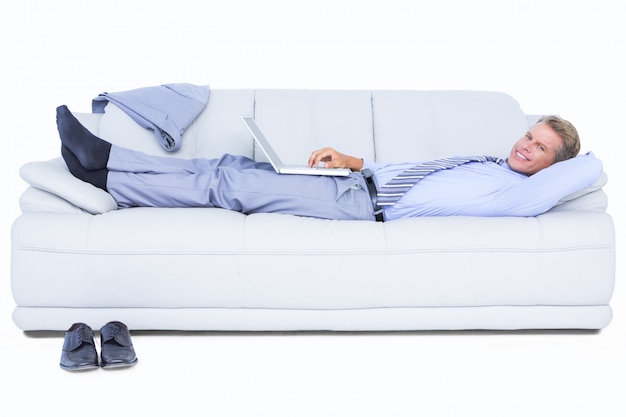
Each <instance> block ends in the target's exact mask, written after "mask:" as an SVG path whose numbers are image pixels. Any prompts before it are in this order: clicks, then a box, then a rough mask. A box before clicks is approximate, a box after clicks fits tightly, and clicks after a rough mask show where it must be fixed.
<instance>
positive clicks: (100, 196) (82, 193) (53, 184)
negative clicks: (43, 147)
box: [20, 158, 118, 214]
mask: <svg viewBox="0 0 626 417" xmlns="http://www.w3.org/2000/svg"><path fill="white" fill-rule="evenodd" d="M20 176H21V177H22V179H23V180H24V181H26V182H27V183H28V184H29V185H30V186H31V187H34V188H37V189H39V190H42V191H46V192H48V193H50V194H54V195H56V196H58V197H60V198H62V199H63V200H66V201H68V202H70V203H71V204H73V205H74V206H76V207H78V208H79V209H82V210H84V211H86V212H88V213H91V214H102V213H106V212H108V211H111V210H116V209H117V208H118V207H117V202H116V201H115V200H114V199H113V197H111V195H110V194H109V193H107V192H106V191H104V190H101V189H99V188H97V187H94V186H93V185H91V184H89V183H86V182H84V181H81V180H79V179H78V178H76V177H74V176H73V175H72V174H71V173H70V172H69V170H68V169H67V166H66V165H65V162H64V161H63V160H62V159H61V158H55V159H52V160H50V161H35V162H29V163H26V164H24V165H23V166H22V167H21V168H20Z"/></svg>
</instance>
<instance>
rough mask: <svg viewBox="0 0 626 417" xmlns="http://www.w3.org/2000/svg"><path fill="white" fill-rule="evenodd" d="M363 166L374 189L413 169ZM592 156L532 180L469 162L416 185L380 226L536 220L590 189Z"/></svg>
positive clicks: (598, 165)
mask: <svg viewBox="0 0 626 417" xmlns="http://www.w3.org/2000/svg"><path fill="white" fill-rule="evenodd" d="M415 164H416V162H410V163H406V164H376V163H372V162H370V161H365V162H364V168H369V169H370V170H372V172H374V176H375V178H376V182H377V184H378V185H379V186H381V185H383V184H386V183H387V182H388V181H390V180H391V179H392V178H394V177H395V176H396V175H397V174H399V173H400V172H402V171H404V170H405V169H407V168H410V167H412V166H414V165H415ZM602 169H603V168H602V162H601V161H600V160H599V159H597V158H596V157H595V156H594V155H593V153H587V154H584V155H579V156H577V157H575V158H572V159H569V160H567V161H562V162H558V163H556V164H554V165H551V166H550V167H548V168H545V169H543V170H541V171H539V172H538V173H536V174H534V175H532V176H530V177H529V176H526V175H524V174H520V173H518V172H515V171H513V170H512V169H511V168H510V167H509V165H508V164H507V163H504V164H503V165H498V164H496V163H493V162H470V163H468V164H465V165H461V166H458V167H455V168H453V169H448V170H445V171H438V172H434V173H432V174H430V175H428V176H427V177H425V178H424V179H422V180H421V181H420V182H418V183H417V184H416V185H415V186H414V187H413V188H412V189H411V190H409V192H408V193H407V194H406V195H404V196H403V197H402V198H401V199H400V200H399V201H398V202H397V203H396V204H395V205H393V206H391V207H386V208H385V210H384V214H385V220H395V219H399V218H403V217H418V216H536V215H538V214H541V213H544V212H546V211H548V210H549V209H550V208H552V207H553V206H555V205H556V204H557V203H558V201H559V200H561V199H562V198H563V197H565V196H567V195H569V194H571V193H574V192H576V191H579V190H581V189H583V188H585V187H588V186H591V185H593V184H594V183H595V182H596V181H597V179H598V178H599V177H600V175H601V174H602Z"/></svg>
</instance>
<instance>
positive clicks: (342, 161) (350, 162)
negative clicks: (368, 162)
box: [309, 148, 363, 171]
mask: <svg viewBox="0 0 626 417" xmlns="http://www.w3.org/2000/svg"><path fill="white" fill-rule="evenodd" d="M320 162H321V163H323V164H324V167H326V168H350V169H351V170H352V171H360V170H361V168H363V159H361V158H357V157H355V156H350V155H345V154H343V153H341V152H337V151H336V150H334V149H333V148H323V149H318V150H317V151H314V152H313V153H312V154H311V156H310V157H309V166H310V167H316V166H318V165H319V164H320Z"/></svg>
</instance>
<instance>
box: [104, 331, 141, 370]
mask: <svg viewBox="0 0 626 417" xmlns="http://www.w3.org/2000/svg"><path fill="white" fill-rule="evenodd" d="M100 346H101V351H100V357H101V359H102V367H103V368H119V367H124V366H132V365H135V364H136V363H137V356H136V355H135V349H134V348H133V343H132V342H131V340H130V332H129V331H128V327H126V325H125V324H124V323H122V322H119V321H110V322H108V323H107V324H105V325H104V326H103V327H102V328H101V329H100Z"/></svg>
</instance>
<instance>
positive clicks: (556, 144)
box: [507, 123, 563, 176]
mask: <svg viewBox="0 0 626 417" xmlns="http://www.w3.org/2000/svg"><path fill="white" fill-rule="evenodd" d="M561 146H563V139H561V137H560V136H559V135H558V134H557V133H556V132H555V131H554V129H552V128H551V127H550V126H548V125H547V124H546V123H537V124H536V125H534V126H533V127H532V128H531V129H530V130H529V131H528V132H527V133H526V134H525V135H524V137H522V138H521V139H520V140H518V141H517V142H516V143H515V145H513V148H512V149H511V153H510V154H509V158H508V159H507V163H508V164H509V166H510V167H511V169H513V170H514V171H517V172H519V173H521V174H526V175H528V176H530V175H533V174H535V173H537V172H539V171H541V170H542V169H544V168H547V167H549V166H550V165H552V164H553V163H554V161H555V157H556V152H557V150H558V149H559V148H560V147H561Z"/></svg>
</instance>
